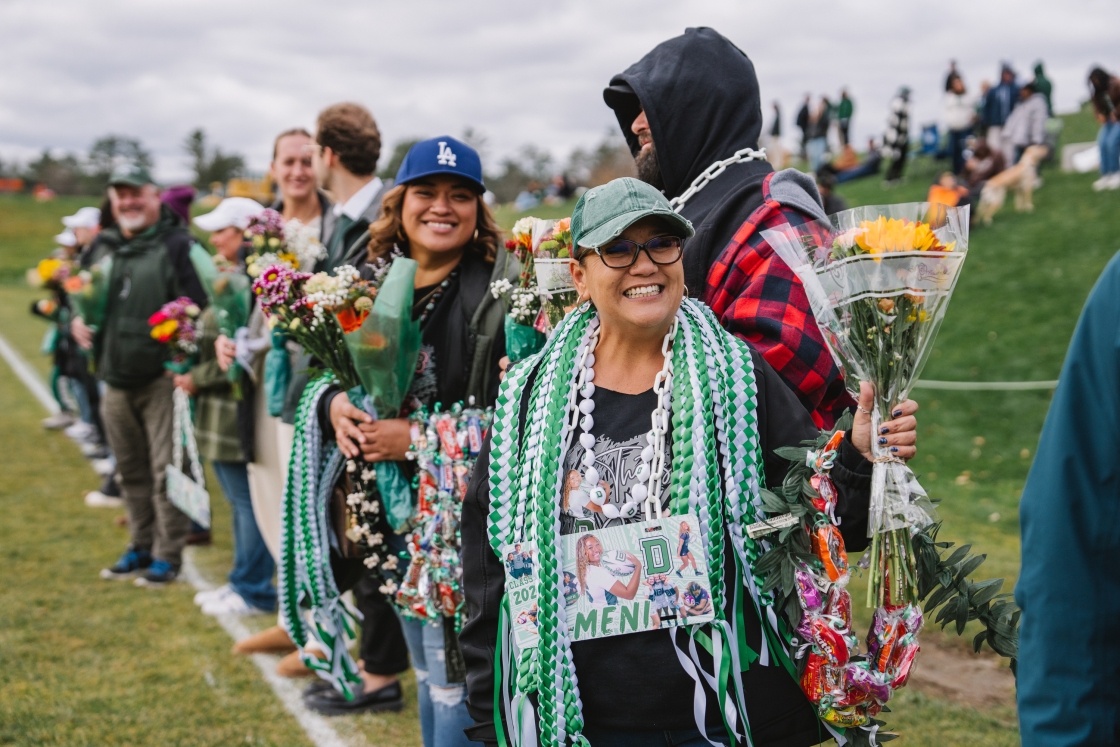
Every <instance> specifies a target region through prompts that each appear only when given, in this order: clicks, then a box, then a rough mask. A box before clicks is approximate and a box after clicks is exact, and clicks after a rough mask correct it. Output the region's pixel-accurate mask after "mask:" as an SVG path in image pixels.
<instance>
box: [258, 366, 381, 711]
mask: <svg viewBox="0 0 1120 747" xmlns="http://www.w3.org/2000/svg"><path fill="white" fill-rule="evenodd" d="M333 383H335V380H334V377H333V376H332V375H330V374H324V375H322V376H320V377H319V378H317V379H315V380H314V381H312V382H311V384H310V385H308V387H307V388H306V389H305V390H304V392H303V396H302V397H301V398H300V401H299V407H298V408H297V410H296V423H295V439H294V440H293V442H292V458H291V465H290V467H289V469H288V480H287V482H286V483H285V486H284V502H283V506H282V513H281V518H280V566H279V569H278V576H277V581H278V582H279V587H280V588H279V597H280V612H281V615H282V618H283V623H284V627H285V628H286V629H287V631H288V634H289V635H290V636H291V637H292V641H293V642H294V643H295V644H296V645H297V646H299V648H300V651H301V656H300V658H301V659H302V661H303V663H304V664H306V665H307V666H308V667H309V668H310V669H312V670H314V671H315V672H316V673H317V674H318V675H319V676H320V677H322V678H323V679H325V680H326V681H327V682H329V683H331V685H332V686H333V687H334V688H335V689H336V690H338V691H339V692H341V693H342V694H343V695H344V696H345V697H346V699H347V700H351V699H353V697H354V690H353V685H355V684H357V683H359V682H361V676H360V675H359V673H358V666H357V664H356V663H355V661H354V659H353V657H351V656H350V652H349V651H348V650H347V648H346V642H347V638H348V637H351V638H352V637H353V636H354V631H355V627H354V623H355V621H356V620H357V619H359V618H360V617H361V615H360V613H358V611H357V610H355V609H354V608H353V607H351V606H350V605H349V604H347V603H346V602H345V601H344V600H343V599H342V597H341V595H340V594H339V591H338V587H337V586H336V585H335V581H334V574H333V573H332V572H331V562H330V536H331V529H330V526H329V522H328V518H327V504H328V499H329V498H330V494H331V491H332V489H333V488H334V484H335V482H336V481H337V480H338V477H339V475H340V474H341V473H342V470H343V468H344V466H345V459H343V457H342V453H341V452H340V451H339V450H338V446H336V445H335V444H333V443H332V444H329V445H327V446H326V447H324V445H323V435H322V431H321V430H320V428H319V421H318V418H317V417H316V408H317V406H318V403H319V398H320V397H322V396H323V393H324V392H325V391H326V389H327V387H329V386H330V385H331V384H333ZM308 618H310V619H308ZM311 640H314V641H315V642H316V643H318V644H319V646H320V647H322V649H323V650H324V651H325V652H326V654H327V659H326V660H321V659H319V658H317V657H316V656H314V655H312V654H311V653H309V652H308V651H306V650H305V647H306V646H307V644H308V642H309V641H311Z"/></svg>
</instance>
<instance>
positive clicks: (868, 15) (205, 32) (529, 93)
mask: <svg viewBox="0 0 1120 747" xmlns="http://www.w3.org/2000/svg"><path fill="white" fill-rule="evenodd" d="M1118 22H1120V6H1118V5H1117V4H1116V3H1115V2H1113V1H1112V0H1074V1H1073V2H1069V3H1066V4H1065V5H1064V6H1062V7H1061V11H1060V13H1059V11H1058V9H1057V6H1054V5H1053V4H1052V3H1042V2H1037V0H1030V1H1021V2H1009V1H1008V0H993V1H990V2H984V3H976V2H968V1H967V0H943V2H942V3H940V4H938V5H936V6H934V5H930V4H928V3H907V4H904V3H899V2H897V0H895V1H892V0H834V1H833V2H827V3H826V2H823V1H818V2H809V1H808V0H792V1H789V2H784V3H758V2H751V3H745V2H742V0H675V1H674V0H647V1H646V2H644V3H640V4H638V3H610V2H604V1H603V0H598V1H594V0H557V1H556V2H551V3H547V4H546V3H525V2H516V1H515V0H491V2H486V3H451V2H435V1H434V0H410V2H404V3H392V4H390V3H384V2H382V3H369V2H357V1H354V2H342V1H341V0H320V1H319V2H316V3H314V4H311V3H295V2H291V1H290V0H272V1H270V2H265V1H264V0H250V1H249V2H237V3H234V2H230V0H198V1H196V2H193V3H190V4H178V3H175V4H172V3H160V2H155V3H153V2H150V1H148V2H145V1H143V0H100V2H98V3H89V2H83V1H82V0H52V2H50V3H43V2H38V1H37V0H9V1H8V2H5V3H3V4H2V5H0V69H3V70H4V71H5V74H4V75H3V76H0V155H3V156H4V157H6V158H11V157H18V158H27V157H28V156H29V155H31V154H34V153H35V152H37V151H38V150H39V149H41V148H44V147H51V148H62V149H65V150H73V151H79V152H84V151H85V150H86V149H88V147H89V144H90V143H91V142H92V141H93V140H94V139H95V138H96V137H98V136H100V135H103V134H106V133H109V132H112V133H119V134H125V135H132V136H136V137H139V138H141V140H143V142H144V143H145V144H146V145H147V146H148V147H149V148H150V149H152V150H153V151H154V153H155V154H156V157H157V166H158V175H159V177H160V178H161V179H177V178H182V177H184V176H186V163H185V158H184V156H183V155H182V151H181V147H180V143H181V142H182V139H183V138H184V136H185V135H186V133H187V132H188V131H190V130H191V129H192V128H194V127H196V126H202V127H204V128H205V129H206V131H207V132H208V133H209V134H210V136H211V138H212V139H213V141H214V142H216V143H218V144H220V145H221V146H222V147H223V148H226V149H232V150H236V151H238V152H241V153H244V154H245V155H246V156H247V157H248V160H249V163H250V165H251V166H252V167H253V168H255V169H258V170H260V169H263V168H265V167H266V165H267V162H268V159H269V156H270V153H271V142H272V138H273V136H274V135H275V134H276V133H277V132H279V131H281V130H283V129H286V128H288V127H291V126H294V125H302V126H306V127H310V126H312V125H313V124H314V121H315V116H316V113H317V112H318V111H319V109H321V108H322V107H324V106H326V105H328V104H331V103H334V102H337V101H342V100H355V101H359V102H361V103H363V104H365V105H367V106H369V108H370V109H371V110H372V111H373V113H374V115H375V116H376V117H377V120H378V122H379V124H380V126H381V129H382V132H383V135H384V138H385V141H386V144H387V146H388V145H391V144H392V143H393V142H394V141H396V140H399V139H403V138H406V137H410V136H419V135H427V136H430V135H437V134H443V133H450V134H455V135H457V134H459V133H461V132H462V131H463V129H464V128H465V127H467V126H473V127H475V128H476V129H477V130H479V131H481V132H482V133H483V134H485V135H486V136H487V137H488V138H489V148H488V151H489V152H488V157H489V160H490V161H491V162H493V161H495V160H496V159H497V158H500V157H501V156H504V155H507V154H509V153H512V152H514V151H516V150H517V149H518V148H519V147H521V146H522V145H523V144H525V143H535V144H538V145H541V146H544V147H546V148H548V149H550V150H551V151H552V152H553V153H555V154H556V155H557V157H563V156H565V155H566V154H567V153H568V152H569V151H570V150H571V149H572V148H573V147H576V146H579V145H590V144H593V143H594V142H596V141H597V140H598V139H599V138H600V137H602V135H603V133H604V132H605V131H606V130H608V129H609V128H612V127H616V126H617V125H616V124H615V122H614V117H613V115H612V114H611V112H610V111H609V110H608V109H607V108H606V106H604V105H603V103H602V97H601V91H602V88H603V86H604V85H606V83H607V81H608V80H609V79H610V77H611V75H613V74H614V73H617V72H620V71H621V70H623V69H624V68H626V67H627V66H628V65H629V64H630V63H632V62H634V61H636V60H637V59H638V58H639V57H641V56H642V55H643V54H645V53H646V52H647V51H648V50H649V49H650V48H651V47H653V46H654V45H655V44H657V43H658V42H660V41H662V40H664V39H666V38H669V37H671V36H674V35H676V34H679V33H680V32H681V31H682V30H683V29H684V28H685V27H686V26H694V25H710V26H713V27H715V28H716V29H718V30H720V31H721V32H722V33H724V34H725V35H727V36H728V37H729V38H731V39H732V40H733V41H734V42H735V43H736V44H738V45H739V46H740V47H741V48H742V49H743V50H744V51H745V52H746V53H747V54H748V55H749V56H750V57H751V59H752V60H753V61H754V63H755V65H756V67H757V69H758V74H759V79H760V82H761V84H762V96H763V101H764V102H769V101H770V100H772V99H775V98H777V99H780V100H781V101H782V102H783V104H784V113H785V120H786V121H785V127H786V130H787V132H788V131H789V130H791V129H792V115H793V113H794V111H795V107H796V106H797V102H798V101H799V99H800V97H801V95H802V94H803V93H804V92H812V93H813V94H814V95H816V94H819V93H822V92H823V93H828V94H831V95H833V96H835V94H836V93H837V92H838V90H839V88H840V87H841V86H844V85H846V86H848V87H849V90H850V91H851V92H852V94H853V96H854V98H855V100H856V106H857V110H856V116H855V132H856V134H857V135H860V136H862V135H867V134H875V133H878V132H879V131H880V130H881V129H882V123H883V120H884V118H885V113H886V105H887V101H888V100H889V98H890V96H891V94H892V93H893V92H894V91H895V90H896V89H897V88H898V86H899V85H901V84H907V85H909V86H910V87H911V88H912V89H913V90H914V112H913V120H912V121H913V122H914V124H915V130H916V127H917V125H918V124H921V123H924V122H927V121H933V120H935V119H937V117H938V112H939V101H940V93H941V91H940V88H941V83H942V80H943V76H944V72H945V69H946V65H947V61H948V59H949V58H956V59H957V60H958V63H959V66H960V68H961V69H962V71H963V72H964V74H965V77H966V82H967V83H968V84H969V85H970V87H972V88H973V89H974V90H975V89H976V88H978V85H979V82H980V80H981V79H984V78H987V79H993V78H994V77H995V76H996V73H997V67H998V64H999V61H1000V60H1004V59H1007V60H1010V61H1012V62H1013V63H1014V64H1015V66H1016V67H1017V69H1018V70H1019V71H1020V72H1021V73H1025V72H1028V71H1029V67H1030V66H1031V65H1033V63H1034V61H1035V60H1036V59H1039V58H1041V59H1043V60H1045V61H1046V63H1047V68H1048V74H1049V75H1050V77H1051V79H1052V80H1053V81H1054V88H1055V95H1056V99H1057V100H1056V102H1055V103H1056V105H1057V106H1058V108H1059V109H1069V108H1072V107H1073V106H1075V105H1076V103H1077V102H1078V101H1079V100H1081V99H1083V98H1085V90H1086V89H1085V83H1084V80H1085V75H1086V73H1087V71H1088V69H1089V66H1090V65H1091V64H1093V63H1100V64H1103V65H1105V66H1106V67H1109V68H1111V69H1114V70H1115V69H1117V68H1120V52H1117V51H1115V43H1114V42H1115V34H1114V30H1115V29H1116V28H1117V27H1118ZM713 74H718V72H715V73H713Z"/></svg>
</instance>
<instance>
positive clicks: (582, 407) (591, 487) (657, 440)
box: [568, 317, 678, 521]
mask: <svg viewBox="0 0 1120 747" xmlns="http://www.w3.org/2000/svg"><path fill="white" fill-rule="evenodd" d="M677 324H678V322H677V319H676V317H673V321H672V324H670V325H669V331H668V332H666V333H665V338H664V339H663V340H662V341H661V354H662V355H663V356H664V357H665V362H664V364H663V365H662V366H661V370H660V371H658V372H657V375H656V376H654V377H653V391H654V394H656V395H657V406H656V407H654V410H653V413H652V414H651V415H650V421H651V427H650V430H649V432H648V433H647V434H646V446H645V448H644V449H642V453H641V457H640V462H639V464H638V468H637V470H635V473H634V480H635V481H634V484H633V485H631V486H630V489H629V491H626V490H623V493H622V495H623V503H622V506H621V507H618V506H615V505H614V504H613V503H607V502H606V501H607V491H606V489H605V488H603V486H602V485H600V484H599V470H598V469H596V468H595V436H593V435H591V429H592V428H594V427H595V418H594V417H592V415H591V413H592V412H593V411H594V410H595V402H594V400H592V399H591V397H592V396H593V395H594V394H595V384H594V383H593V380H594V378H595V346H596V345H598V344H599V332H600V326H599V324H598V321H597V320H596V321H595V322H592V325H591V334H590V337H589V338H588V340H587V344H586V345H584V346H583V347H581V348H580V349H579V351H577V353H576V358H577V363H576V370H577V371H578V372H579V373H578V374H577V381H576V387H577V391H578V392H579V395H580V396H582V397H583V400H582V401H580V402H579V404H578V405H577V406H576V408H575V411H574V412H573V417H579V423H578V425H579V428H580V430H581V431H582V433H580V434H579V442H580V445H581V446H583V448H584V449H585V451H584V453H583V457H582V462H583V481H582V482H581V483H580V486H579V488H578V489H576V490H573V491H572V492H571V493H570V495H569V509H568V510H569V513H571V514H572V515H573V516H576V517H581V516H583V508H584V506H586V505H587V504H588V503H593V504H595V505H596V506H598V507H599V509H600V510H601V511H602V513H603V516H606V517H607V518H608V519H619V518H622V519H632V518H634V517H635V516H636V515H637V514H638V506H639V505H642V504H644V506H645V517H646V520H647V521H648V520H649V519H650V518H651V517H652V514H654V513H656V514H657V518H659V519H660V518H661V501H660V500H659V493H660V487H661V475H662V473H664V471H665V433H666V432H667V431H668V429H669V392H670V388H671V387H672V380H673V356H672V349H673V340H674V338H675V337H676V335H677ZM643 483H646V484H644V485H643ZM627 493H629V498H627V497H626V495H627Z"/></svg>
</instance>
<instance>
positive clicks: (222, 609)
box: [202, 590, 273, 617]
mask: <svg viewBox="0 0 1120 747" xmlns="http://www.w3.org/2000/svg"><path fill="white" fill-rule="evenodd" d="M202 614H204V615H210V616H211V617H217V616H218V615H240V616H243V617H245V616H248V615H271V614H273V613H271V612H269V611H268V610H262V609H259V608H257V607H250V606H249V603H248V602H246V601H245V599H244V598H242V596H241V595H240V594H238V593H237V592H235V591H233V590H230V593H229V594H226V595H225V596H222V597H219V598H217V599H211V600H210V601H208V602H206V603H205V604H203V605H202Z"/></svg>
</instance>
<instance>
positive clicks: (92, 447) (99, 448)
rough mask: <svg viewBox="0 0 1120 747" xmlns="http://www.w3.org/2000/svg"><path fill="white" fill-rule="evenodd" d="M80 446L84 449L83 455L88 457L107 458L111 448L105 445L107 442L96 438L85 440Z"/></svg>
mask: <svg viewBox="0 0 1120 747" xmlns="http://www.w3.org/2000/svg"><path fill="white" fill-rule="evenodd" d="M78 448H80V449H81V450H82V456H84V457H85V458H86V459H105V458H106V457H108V456H109V450H108V449H107V448H106V447H105V444H103V443H101V442H100V441H98V440H96V439H94V440H90V441H83V442H81V443H80V444H78Z"/></svg>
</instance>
